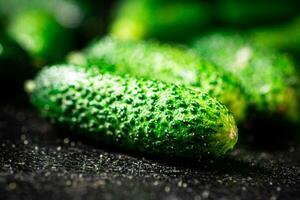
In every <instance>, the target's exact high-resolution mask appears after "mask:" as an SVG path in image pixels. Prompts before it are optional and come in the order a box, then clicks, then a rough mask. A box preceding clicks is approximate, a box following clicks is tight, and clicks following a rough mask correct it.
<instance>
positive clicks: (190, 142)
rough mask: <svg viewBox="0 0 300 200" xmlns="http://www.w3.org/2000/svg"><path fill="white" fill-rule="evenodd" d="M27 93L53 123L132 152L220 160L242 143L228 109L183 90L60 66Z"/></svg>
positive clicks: (42, 76)
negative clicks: (205, 157) (238, 142)
mask: <svg viewBox="0 0 300 200" xmlns="http://www.w3.org/2000/svg"><path fill="white" fill-rule="evenodd" d="M27 91H28V92H29V94H30V97H31V102H32V104H33V105H34V106H35V107H36V108H37V109H38V110H39V111H40V112H41V114H42V115H43V116H44V117H46V118H48V119H50V120H51V121H52V122H54V123H57V124H59V125H63V126H64V127H68V128H70V129H71V130H73V131H74V132H77V133H78V134H82V136H85V137H87V138H90V139H93V140H96V141H98V140H99V141H102V142H104V143H106V144H109V145H113V146H117V147H120V148H122V149H126V150H130V151H136V152H139V153H144V154H151V155H156V156H159V157H164V156H167V157H178V158H201V157H203V156H213V157H216V156H222V155H224V154H225V153H226V152H228V151H229V150H231V149H232V148H233V147H234V145H235V143H236V142H237V137H238V135H237V128H236V125H235V121H234V118H233V116H232V115H231V114H230V113H229V111H228V110H227V108H226V107H225V106H224V105H222V104H221V103H219V102H218V101H217V100H215V99H214V98H211V97H209V96H208V95H207V94H205V93H199V92H195V91H194V90H191V89H188V88H185V87H183V86H182V87H179V86H177V85H174V84H168V83H164V82H159V81H146V80H140V79H132V78H128V77H127V78H123V77H119V76H114V75H110V74H100V73H99V71H98V70H97V69H84V68H82V67H77V66H72V65H60V66H53V67H50V68H45V69H43V70H42V71H41V72H40V74H39V75H38V76H37V78H36V79H35V80H34V82H31V84H27Z"/></svg>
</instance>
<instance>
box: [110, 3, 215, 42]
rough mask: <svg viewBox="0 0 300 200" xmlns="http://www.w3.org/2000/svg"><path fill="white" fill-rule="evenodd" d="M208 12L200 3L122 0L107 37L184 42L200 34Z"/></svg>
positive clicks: (206, 21)
mask: <svg viewBox="0 0 300 200" xmlns="http://www.w3.org/2000/svg"><path fill="white" fill-rule="evenodd" d="M209 11H210V9H209V7H208V5H207V4H205V3H204V2H201V1H175V2H174V1H157V0H125V1H121V2H120V3H119V4H118V5H117V10H116V12H115V13H116V14H115V16H116V17H115V19H114V21H113V23H112V25H111V28H110V34H111V36H113V37H115V38H117V39H124V40H140V39H145V38H155V39H159V40H164V41H176V42H178V41H181V42H184V41H186V40H189V39H190V38H191V37H193V36H195V35H197V34H199V32H202V31H203V27H205V26H206V25H207V24H208V23H209V22H210V21H211V16H210V12H209Z"/></svg>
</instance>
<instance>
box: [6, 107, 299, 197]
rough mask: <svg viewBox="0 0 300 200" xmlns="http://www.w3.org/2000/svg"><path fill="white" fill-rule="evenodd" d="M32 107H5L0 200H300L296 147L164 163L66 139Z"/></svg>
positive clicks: (239, 149) (244, 150)
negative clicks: (202, 159)
mask: <svg viewBox="0 0 300 200" xmlns="http://www.w3.org/2000/svg"><path fill="white" fill-rule="evenodd" d="M27 107H28V106H15V105H14V104H12V103H2V105H0V199H43V200H46V199H96V198H97V199H146V200H147V199H167V200H179V199H194V200H202V199H222V200H226V199H230V200H231V199H270V200H276V199H299V198H300V148H299V147H297V146H295V145H288V146H287V147H286V148H283V149H280V150H272V151H270V150H268V151H267V150H263V149H260V150H255V149H254V150H253V148H246V147H241V146H242V145H239V147H238V148H237V149H236V150H235V151H234V152H232V153H231V154H230V155H229V157H228V158H224V159H222V160H215V161H212V160H211V161H207V162H203V161H202V162H200V161H194V162H193V161H189V162H185V161H181V162H180V161H167V162H165V161H162V160H156V159H153V158H144V157H142V156H139V155H133V154H132V153H124V152H121V151H114V150H112V149H108V148H101V146H100V147H99V146H95V145H92V144H88V143H86V142H83V141H79V140H77V139H74V138H70V137H66V136H62V134H61V133H57V131H56V130H55V129H54V128H53V127H52V126H51V125H50V124H48V123H47V122H45V121H43V120H42V119H40V118H39V117H38V116H37V114H36V113H35V112H34V110H33V109H30V108H27ZM250 149H251V150H250Z"/></svg>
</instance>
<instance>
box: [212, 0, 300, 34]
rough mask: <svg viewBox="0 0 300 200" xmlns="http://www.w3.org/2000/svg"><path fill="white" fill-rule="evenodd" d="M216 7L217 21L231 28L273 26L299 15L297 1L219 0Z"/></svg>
mask: <svg viewBox="0 0 300 200" xmlns="http://www.w3.org/2000/svg"><path fill="white" fill-rule="evenodd" d="M216 5H217V7H216V10H217V11H216V13H217V20H218V21H220V22H222V23H223V24H226V25H227V26H232V27H234V26H236V27H243V28H248V27H257V26H260V25H265V24H274V23H277V22H282V21H285V20H288V19H291V18H293V17H294V16H296V15H297V14H299V1H297V0H285V1H283V0H271V1H270V0H219V1H218V4H216Z"/></svg>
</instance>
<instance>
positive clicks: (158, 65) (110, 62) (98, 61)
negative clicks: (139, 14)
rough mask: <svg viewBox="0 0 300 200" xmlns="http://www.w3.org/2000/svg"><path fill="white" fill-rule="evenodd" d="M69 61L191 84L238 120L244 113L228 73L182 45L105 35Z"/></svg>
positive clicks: (240, 95) (238, 89)
mask: <svg viewBox="0 0 300 200" xmlns="http://www.w3.org/2000/svg"><path fill="white" fill-rule="evenodd" d="M69 62H71V63H75V64H80V65H83V66H90V67H94V66H96V67H97V68H99V69H100V70H101V71H103V72H109V73H114V74H117V75H121V76H124V75H130V76H134V77H142V78H145V79H149V80H152V79H157V80H162V81H165V82H170V83H175V84H183V85H187V86H192V87H193V88H194V89H200V90H201V91H203V92H206V93H208V94H209V95H210V96H212V97H215V98H217V99H218V100H219V101H221V102H222V103H224V104H225V105H226V106H227V107H228V108H229V110H230V111H232V112H233V114H234V116H235V118H236V120H237V121H242V120H243V119H244V116H245V114H246V107H247V104H246V97H245V93H244V91H243V89H242V88H241V86H240V85H241V84H240V83H239V81H238V80H237V79H236V78H235V77H233V76H232V75H231V74H229V73H227V72H225V71H224V70H223V69H221V68H219V67H216V66H215V65H212V64H210V63H208V62H206V61H204V60H203V59H201V58H199V57H198V56H197V55H195V54H194V53H193V52H191V51H190V50H188V49H186V48H184V47H182V48H181V47H174V46H170V45H167V44H160V43H157V42H153V41H144V42H142V41H139V42H134V41H120V40H116V39H112V38H110V37H106V38H103V39H100V40H98V41H96V42H94V43H92V44H91V45H90V46H88V47H87V48H86V49H85V50H84V51H83V52H82V53H79V54H74V55H73V56H70V59H69Z"/></svg>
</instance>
